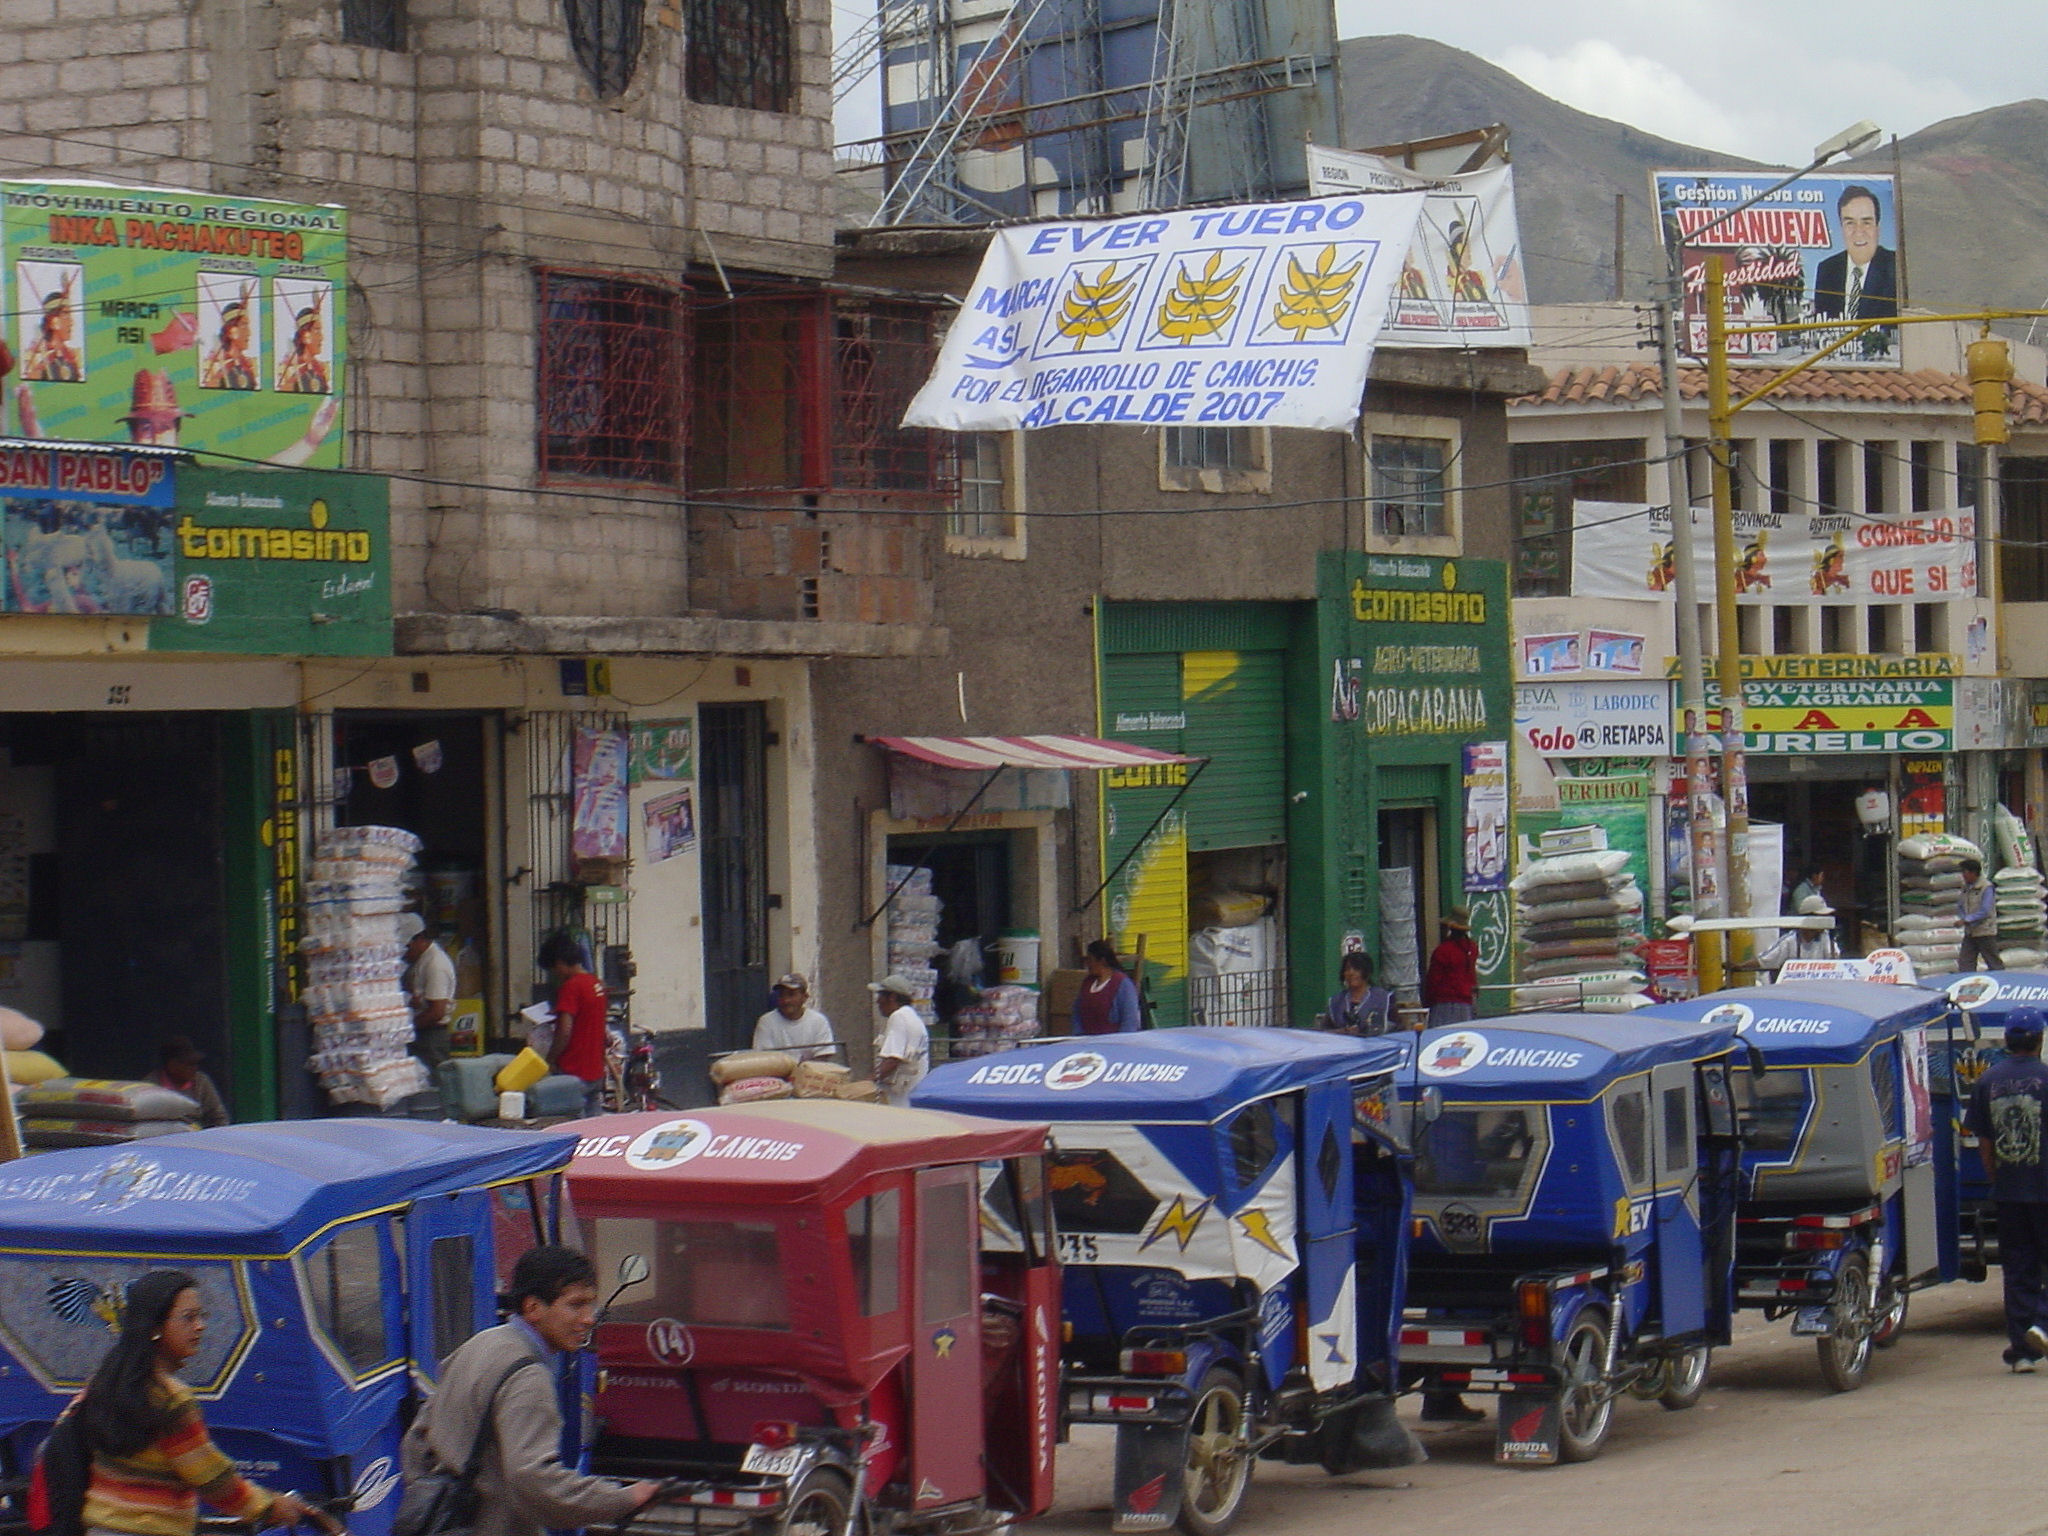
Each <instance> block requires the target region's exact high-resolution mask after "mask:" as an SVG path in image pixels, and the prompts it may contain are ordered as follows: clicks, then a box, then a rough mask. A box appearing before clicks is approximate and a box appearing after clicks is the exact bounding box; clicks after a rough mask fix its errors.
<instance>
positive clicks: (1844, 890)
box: [1749, 757, 1910, 955]
mask: <svg viewBox="0 0 2048 1536" xmlns="http://www.w3.org/2000/svg"><path fill="white" fill-rule="evenodd" d="M1797 762H1798V760H1797V759H1786V760H1783V761H1782V762H1774V761H1772V760H1771V759H1769V758H1764V757H1751V758H1750V759H1749V770H1750V781H1749V814H1750V820H1751V821H1752V822H1759V821H1763V822H1776V823H1777V824H1779V825H1780V826H1782V827H1783V828H1784V829H1785V833H1784V836H1785V861H1784V880H1785V886H1786V890H1787V891H1789V890H1790V888H1791V884H1792V882H1794V881H1796V880H1797V879H1798V878H1799V872H1800V870H1801V869H1802V868H1803V867H1804V866H1805V864H1806V861H1807V860H1809V859H1811V860H1814V861H1816V862H1818V863H1819V865H1820V866H1821V870H1822V877H1823V878H1822V881H1821V889H1822V893H1823V894H1824V895H1825V896H1826V897H1827V900H1828V905H1829V906H1831V907H1833V908H1834V909H1835V913H1836V917H1837V919H1838V921H1837V924H1836V942H1837V943H1839V944H1840V945H1841V947H1842V953H1843V954H1845V955H1860V954H1862V953H1863V951H1864V949H1865V947H1866V946H1865V945H1864V943H1863V930H1864V927H1865V925H1868V926H1869V927H1871V928H1873V929H1877V930H1882V929H1883V928H1884V927H1885V926H1886V924H1887V922H1888V920H1889V919H1888V914H1889V911H1890V906H1889V903H1890V895H1889V889H1890V887H1889V883H1888V882H1889V878H1890V861H1891V849H1892V839H1891V837H1890V836H1889V835H1887V834H1886V833H1885V832H1883V831H1877V832H1873V831H1872V830H1871V829H1869V828H1866V827H1865V826H1864V824H1863V822H1862V819H1861V818H1860V817H1859V816H1858V815H1857V813H1856V801H1857V798H1858V797H1859V796H1861V795H1863V794H1864V793H1866V792H1867V791H1869V790H1871V789H1877V790H1879V791H1885V790H1886V789H1887V785H1888V780H1889V768H1888V764H1887V762H1886V761H1885V760H1884V759H1877V760H1875V761H1874V763H1873V764H1872V766H1871V767H1869V768H1867V769H1864V770H1862V771H1860V772H1850V773H1842V772H1836V773H1833V774H1830V776H1829V777H1826V778H1817V777H1814V776H1812V775H1811V774H1806V773H1797V772H1794V771H1793V770H1794V765H1795V763H1797ZM1908 809H1910V807H1909V808H1908ZM1781 910H1784V909H1783V908H1781Z"/></svg>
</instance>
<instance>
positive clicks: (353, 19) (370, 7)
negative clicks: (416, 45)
mask: <svg viewBox="0 0 2048 1536" xmlns="http://www.w3.org/2000/svg"><path fill="white" fill-rule="evenodd" d="M341 40H342V41H343V42H344V43H355V44H358V45H359V46H361V47H364V48H383V49H387V50H389V51H390V52H392V53H403V52H404V51H405V0H341Z"/></svg>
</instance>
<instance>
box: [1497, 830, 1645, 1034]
mask: <svg viewBox="0 0 2048 1536" xmlns="http://www.w3.org/2000/svg"><path fill="white" fill-rule="evenodd" d="M1628 862H1629V859H1628V855H1627V854H1626V853H1624V852H1621V851H1619V850H1613V851H1607V852H1587V853H1558V854H1551V855H1547V856H1545V857H1543V858H1538V859H1533V860H1531V861H1530V862H1529V864H1528V865H1527V866H1526V867H1525V868H1524V869H1523V870H1522V872H1521V873H1520V874H1518V875H1516V876H1515V878H1514V879H1513V880H1511V881H1510V882H1509V883H1508V888H1509V889H1510V890H1512V891H1513V892H1514V893H1515V944H1516V963H1517V967H1518V969H1519V971H1520V975H1521V985H1519V986H1518V987H1516V989H1515V994H1514V1006H1515V1007H1516V1008H1518V1009H1529V1008H1544V1009H1585V1010H1586V1011H1589V1012H1603V1013H1622V1012H1627V1011H1628V1010H1630V1009H1634V1008H1641V1007H1643V1006H1645V1005H1646V1004H1647V1003H1648V1002H1650V1000H1651V999H1650V998H1649V997H1648V995H1647V994H1646V993H1645V992H1644V990H1643V985H1644V974H1643V971H1642V968H1641V959H1640V954H1639V951H1640V950H1641V947H1642V942H1643V893H1642V889H1641V888H1640V887H1639V886H1638V885H1637V884H1636V881H1635V876H1634V875H1633V874H1631V873H1630V872H1629V869H1628Z"/></svg>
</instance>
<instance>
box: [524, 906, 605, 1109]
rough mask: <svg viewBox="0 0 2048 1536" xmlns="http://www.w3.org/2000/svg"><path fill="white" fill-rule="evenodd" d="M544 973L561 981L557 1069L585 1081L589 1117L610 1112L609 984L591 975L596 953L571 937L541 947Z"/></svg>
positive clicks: (552, 1054) (553, 1064)
mask: <svg viewBox="0 0 2048 1536" xmlns="http://www.w3.org/2000/svg"><path fill="white" fill-rule="evenodd" d="M540 964H541V969H542V970H544V971H546V972H547V973H548V974H549V975H550V976H552V977H554V978H555V1038H554V1041H553V1043H552V1046H551V1048H550V1050H549V1052H548V1066H549V1068H550V1069H551V1070H553V1071H556V1072H561V1073H565V1074H567V1075H568V1076H570V1077H575V1078H580V1079H582V1082H583V1113H584V1114H585V1115H586V1116H589V1115H596V1114H601V1113H603V1111H604V1057H605V1047H606V1045H607V1044H608V1043H609V1042H608V1041H607V1040H606V1038H605V1037H606V1034H607V1032H608V1030H609V1028H610V1026H609V1025H607V1024H606V1022H605V1012H606V1003H605V991H604V983H603V982H601V981H599V980H598V979H597V977H596V976H594V975H592V974H591V970H590V955H589V953H588V952H587V951H586V950H585V949H584V948H583V946H582V944H580V943H579V942H577V940H576V939H574V938H572V937H571V936H570V935H568V934H566V933H557V934H553V935H551V936H550V937H549V938H548V940H547V942H546V943H544V944H542V945H541V947H540Z"/></svg>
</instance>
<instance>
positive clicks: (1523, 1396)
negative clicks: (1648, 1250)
mask: <svg viewBox="0 0 2048 1536" xmlns="http://www.w3.org/2000/svg"><path fill="white" fill-rule="evenodd" d="M1592 1306H1598V1307H1604V1308H1605V1309H1606V1311H1607V1357H1608V1366H1609V1370H1610V1373H1611V1368H1612V1364H1613V1362H1614V1360H1615V1359H1617V1358H1618V1356H1619V1352H1620V1347H1621V1346H1620V1337H1621V1328H1622V1324H1623V1318H1622V1316H1621V1297H1620V1296H1619V1294H1614V1295H1610V1294H1609V1293H1608V1292H1607V1291H1605V1290H1603V1289H1601V1288H1600V1286H1599V1285H1598V1284H1597V1283H1596V1282H1594V1281H1591V1280H1589V1281H1587V1282H1585V1283H1583V1284H1579V1285H1566V1286H1560V1287H1558V1288H1556V1289H1554V1290H1553V1291H1552V1292H1551V1304H1550V1348H1549V1350H1548V1351H1547V1353H1548V1354H1549V1357H1550V1358H1549V1360H1548V1361H1546V1362H1545V1363H1544V1365H1545V1370H1546V1373H1547V1374H1548V1375H1549V1376H1550V1377H1551V1379H1550V1380H1549V1381H1547V1382H1545V1383H1544V1384H1542V1385H1541V1386H1532V1387H1530V1388H1528V1389H1525V1390H1522V1391H1514V1392H1504V1393H1502V1394H1501V1398H1500V1402H1499V1405H1498V1409H1497V1411H1496V1413H1495V1414H1494V1427H1493V1459H1494V1461H1495V1463H1496V1464H1498V1465H1500V1466H1552V1465H1555V1464H1556V1462H1557V1461H1558V1459H1559V1456H1560V1453H1561V1445H1562V1441H1563V1410H1564V1380H1563V1368H1562V1367H1563V1360H1564V1342H1565V1340H1566V1339H1568V1338H1570V1337H1571V1332H1572V1329H1574V1328H1575V1327H1577V1326H1578V1322H1579V1318H1580V1316H1581V1315H1582V1314H1584V1312H1585V1310H1586V1309H1587V1308H1588V1307H1592ZM1515 1353H1517V1354H1519V1353H1520V1350H1519V1349H1517V1350H1516V1351H1515Z"/></svg>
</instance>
